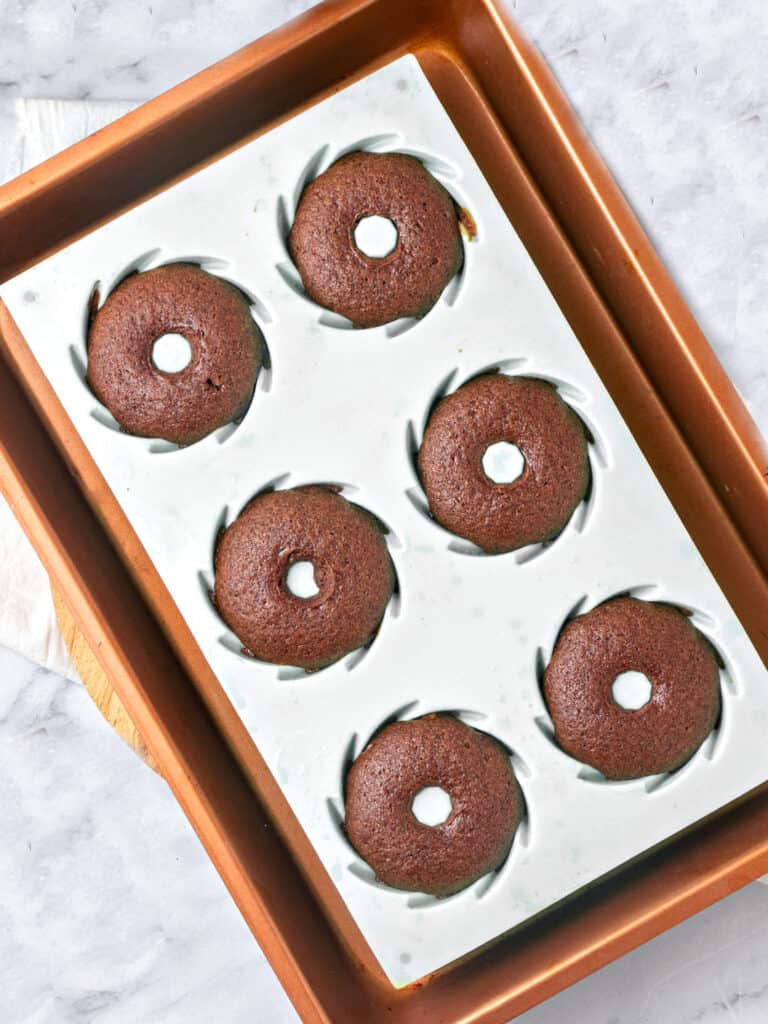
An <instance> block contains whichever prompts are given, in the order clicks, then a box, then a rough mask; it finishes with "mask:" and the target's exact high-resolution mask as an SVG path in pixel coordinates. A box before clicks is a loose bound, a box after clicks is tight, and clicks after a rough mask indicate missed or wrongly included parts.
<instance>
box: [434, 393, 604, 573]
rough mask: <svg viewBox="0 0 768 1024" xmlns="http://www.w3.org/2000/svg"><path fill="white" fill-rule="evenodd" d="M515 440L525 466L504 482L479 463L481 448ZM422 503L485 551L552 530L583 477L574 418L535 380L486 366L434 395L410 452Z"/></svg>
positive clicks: (582, 444) (583, 450)
mask: <svg viewBox="0 0 768 1024" xmlns="http://www.w3.org/2000/svg"><path fill="white" fill-rule="evenodd" d="M499 441H505V442H507V443H509V444H513V445H515V446H516V447H517V448H518V450H519V451H520V453H521V454H522V456H523V458H524V459H525V465H524V468H523V472H522V475H521V476H519V477H518V478H517V479H516V480H514V481H513V482H512V483H495V482H494V481H493V480H492V479H491V478H490V477H489V476H487V475H486V472H485V470H484V468H483V455H484V454H485V451H486V449H487V448H488V447H489V446H491V445H493V444H495V443H497V442H499ZM418 466H419V475H420V478H421V483H422V486H423V488H424V493H425V494H426V496H427V501H428V502H429V509H430V512H431V513H432V515H433V516H434V517H435V519H436V520H437V521H438V522H439V523H440V524H441V525H442V526H444V527H445V528H446V529H447V530H450V531H451V533H455V534H457V535H458V536H459V537H464V538H466V539H467V540H470V541H472V542H473V543H474V544H477V545H478V547H481V548H482V549H483V550H484V551H487V552H489V553H491V554H499V553H501V552H504V551H513V550H515V549H516V548H522V547H525V546H526V545H527V544H534V543H537V542H540V541H546V540H550V539H551V538H552V537H555V536H556V535H557V534H558V533H559V532H560V531H561V530H562V529H563V527H564V526H565V524H566V523H567V522H568V520H569V518H570V516H571V514H572V513H573V511H574V509H575V508H576V506H577V505H578V504H579V502H580V501H582V499H583V498H584V496H585V494H586V491H587V486H588V484H589V458H588V455H587V438H586V435H585V432H584V428H583V426H582V424H581V421H580V420H579V418H578V417H577V416H576V414H575V413H574V412H573V410H572V409H571V408H570V406H568V405H566V404H565V402H564V401H563V400H562V398H560V396H559V395H558V393H557V391H556V389H555V388H554V387H553V386H552V385H551V384H548V383H547V382H546V381H543V380H536V379H533V378H529V377H508V376H506V375H505V374H502V373H489V374H485V375H483V376H482V377H476V378H475V379H474V380H471V381H469V383H467V384H465V385H464V386H463V387H460V388H459V389H458V390H457V391H455V392H454V393H453V394H451V395H448V396H447V397H446V398H443V399H442V401H440V402H439V403H438V404H437V406H436V407H435V409H434V410H433V412H432V414H431V416H430V417H429V422H428V423H427V426H426V430H425V431H424V440H423V441H422V443H421V448H420V449H419V457H418Z"/></svg>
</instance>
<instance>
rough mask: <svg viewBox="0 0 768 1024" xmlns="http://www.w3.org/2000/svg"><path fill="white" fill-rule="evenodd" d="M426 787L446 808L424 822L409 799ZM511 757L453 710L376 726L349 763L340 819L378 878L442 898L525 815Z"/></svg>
mask: <svg viewBox="0 0 768 1024" xmlns="http://www.w3.org/2000/svg"><path fill="white" fill-rule="evenodd" d="M430 786H438V787H440V788H441V789H443V790H445V791H446V792H447V793H448V795H449V796H450V798H451V812H450V814H449V816H448V818H447V819H446V820H445V821H444V822H443V823H442V824H441V825H435V826H429V825H424V824H422V823H421V822H420V821H419V820H418V819H417V818H416V816H415V815H414V813H413V811H412V809H411V805H412V803H413V799H414V797H415V796H416V795H417V794H418V793H419V792H420V791H421V790H422V789H426V788H428V787H430ZM523 808H524V804H523V797H522V793H521V792H520V788H519V786H518V784H517V780H516V778H515V774H514V772H513V770H512V764H511V761H510V758H509V754H508V753H507V752H506V751H505V750H504V748H503V747H502V746H501V744H499V743H498V742H497V741H496V740H494V739H492V738H491V737H490V736H487V735H486V734H485V733H482V732H478V731H477V730H476V729H472V728H470V727H469V726H467V725H464V723H463V722H460V721H459V720H458V719H456V718H454V717H452V716H451V715H427V716H425V717H424V718H417V719H414V720H413V721H409V722H395V723H393V724H392V725H388V726H387V727H386V728H384V729H383V730H382V731H381V732H380V733H379V734H378V735H377V736H375V737H374V739H373V740H372V741H371V743H370V744H369V745H368V746H367V747H366V748H365V750H364V751H363V752H362V754H361V755H360V756H359V757H358V758H357V760H356V761H355V762H354V764H353V765H352V767H351V768H350V770H349V774H348V776H347V785H346V796H345V824H346V830H347V835H348V836H349V839H350V842H351V843H352V845H353V846H354V847H355V849H356V850H357V852H358V853H359V854H360V856H361V857H362V858H363V859H364V860H365V861H366V862H367V863H368V864H369V865H370V866H371V867H372V868H373V870H374V871H375V873H376V877H377V879H378V880H379V881H381V882H384V883H385V884H386V885H391V886H394V887H395V888H397V889H407V890H410V891H414V892H425V893H431V894H433V895H436V896H447V895H449V894H450V893H452V892H457V891H458V890H459V889H463V888H465V887H466V886H467V885H470V884H471V883H472V882H474V881H475V880H476V879H478V878H480V877H481V876H482V875H484V874H487V872H489V871H492V870H493V869H494V868H496V867H498V866H499V865H500V864H501V863H502V861H503V860H504V858H505V857H506V855H507V853H508V851H509V848H510V846H511V844H512V840H513V838H514V835H515V832H516V830H517V826H518V825H519V823H520V820H521V818H522V815H523Z"/></svg>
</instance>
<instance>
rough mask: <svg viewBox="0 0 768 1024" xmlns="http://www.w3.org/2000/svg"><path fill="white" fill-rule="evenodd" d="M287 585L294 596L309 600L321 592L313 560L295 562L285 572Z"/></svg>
mask: <svg viewBox="0 0 768 1024" xmlns="http://www.w3.org/2000/svg"><path fill="white" fill-rule="evenodd" d="M285 585H286V587H287V588H288V590H289V591H290V592H291V593H292V594H293V596H294V597H299V598H301V600H302V601H308V600H309V598H310V597H314V596H315V595H316V594H319V593H320V587H318V585H317V583H316V582H315V567H314V565H313V564H312V562H294V563H293V565H291V566H289V568H288V572H287V573H286V574H285Z"/></svg>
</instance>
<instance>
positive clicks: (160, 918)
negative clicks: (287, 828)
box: [0, 0, 768, 1024]
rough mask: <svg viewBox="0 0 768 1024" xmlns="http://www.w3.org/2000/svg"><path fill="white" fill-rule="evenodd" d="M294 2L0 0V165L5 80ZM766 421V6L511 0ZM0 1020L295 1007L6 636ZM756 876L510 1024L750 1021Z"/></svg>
mask: <svg viewBox="0 0 768 1024" xmlns="http://www.w3.org/2000/svg"><path fill="white" fill-rule="evenodd" d="M308 6H310V4H309V3H308V2H306V0H290V2H283V0H248V2H246V0H216V2H213V0H154V2H152V3H147V2H143V3H142V2H136V0H66V2H65V0H0V180H3V179H5V178H7V177H8V176H9V175H10V174H11V173H12V172H13V170H14V168H15V167H16V166H17V154H16V150H15V147H16V142H15V132H14V123H13V108H12V100H13V98H14V97H16V96H20V95H25V96H57V97H62V98H78V97H86V96H87V97H94V98H123V99H143V98H146V97H149V96H151V95H154V94H156V93H157V92H159V91H161V90H162V89H165V88H167V87H168V86H170V85H172V84H174V83H175V82H177V81H179V80H181V79H182V78H184V77H186V76H187V75H189V74H192V73H193V72H194V71H196V70H198V69H199V68H201V67H203V66H205V65H207V64H209V63H211V62H212V61H213V60H215V59H217V58H218V57H220V56H223V55H224V54H226V53H228V52H230V51H232V50H233V49H235V48H237V47H238V46H240V45H243V44H244V43H246V42H248V41H249V40H250V39H252V38H253V37H254V36H256V35H258V34H260V33H261V32H263V31H265V30H267V29H269V28H270V27H272V26H274V25H275V24H278V23H279V22H280V21H282V20H284V19H286V18H287V17H289V16H292V15H293V14H296V13H298V12H299V11H301V10H303V9H305V8H306V7H308ZM511 6H512V8H513V9H514V13H516V15H517V16H518V17H519V18H520V19H521V21H522V23H523V25H524V27H525V28H526V30H527V31H528V32H529V34H530V35H532V36H533V37H534V38H535V39H536V41H537V42H538V44H539V45H540V46H541V48H542V49H543V51H544V53H545V55H546V56H547V58H548V60H549V61H550V62H551V64H552V66H553V67H554V69H555V71H556V73H557V75H558V76H559V78H560V80H561V81H562V83H563V85H564V87H565V89H566V90H567V92H568V94H569V95H570V97H571V99H572V101H573V102H574V104H575V106H576V108H577V109H578V111H579V113H580V115H581V116H582V118H583V120H584V122H585V124H586V126H587V128H588V130H589V131H590V133H591V135H592V136H593V138H594V139H595V141H596V142H597V144H598V146H599V148H600V149H601V151H602V153H603V155H604V156H605V158H606V160H607V161H608V163H609V165H610V166H611V168H612V170H613V171H614V173H615V174H616V176H617V177H618V179H619V181H620V183H621V184H622V186H623V188H624V190H625V192H626V194H627V195H628V197H629V199H630V201H631V202H632V204H633V206H634V207H635V209H636V210H637V212H638V213H639V215H640V217H641V219H642V220H643V222H644V224H645V225H646V228H647V229H648V231H649V233H650V234H651V237H652V238H653V240H654V242H655V244H656V245H657V246H658V248H659V250H660V252H661V253H662V255H663V256H664V258H665V260H666V261H667V263H668V265H669V266H670V268H671V269H672V272H673V274H674V275H675V277H676V279H677V280H678V282H679V283H680V286H681V287H682V289H683V291H684V293H685V295H686V297H687V298H688V300H689V302H690V304H691V306H692V308H693V310H694V312H695V313H696V315H697V317H698V319H699V321H700V323H701V324H702V326H703V327H704V329H705V332H706V333H707V335H708V336H709V338H710V340H711V341H712V343H713V344H714V346H715V348H716V350H717V352H718V354H719V356H720V358H721V359H722V360H723V362H724V364H725V365H726V367H727V369H728V370H729V372H730V373H731V375H732V377H733V378H734V380H735V381H736V383H737V385H738V386H739V388H740V389H741V390H742V392H743V393H744V394H745V396H746V397H747V400H748V401H749V403H750V406H751V407H752V409H753V412H754V414H755V416H756V418H757V420H758V422H759V423H760V425H761V426H762V428H763V430H765V431H766V432H768V346H767V345H766V316H765V313H764V312H763V292H764V290H765V288H766V283H767V281H768V207H767V206H766V202H765V196H766V193H767V192H768V171H767V170H766V166H767V162H766V157H765V154H766V152H768V146H767V145H766V143H767V142H768V138H767V137H766V133H767V132H768V128H767V127H766V125H767V124H768V120H767V119H768V74H767V73H766V71H765V66H766V65H765V53H766V52H768V4H766V3H765V0H740V2H739V3H733V2H730V0H667V2H666V3H664V4H663V5H660V4H651V3H650V2H649V0H517V3H516V4H515V3H511ZM0 779H2V782H0V831H1V833H2V836H3V842H2V843H1V844H0V893H1V894H2V901H1V905H0V1020H2V1021H8V1022H9V1024H16V1022H19V1024H68V1022H88V1024H90V1022H93V1024H123V1022H125V1024H144V1022H146V1024H150V1022H152V1024H155V1022H159V1024H174V1022H176V1021H179V1022H181V1021H185V1022H187V1024H198V1022H199V1024H210V1022H214V1021H215V1022H216V1024H245V1022H246V1021H248V1022H252V1021H259V1022H261V1021H264V1022H265V1024H282V1022H288V1021H295V1020H296V1017H295V1014H294V1012H293V1010H292V1009H291V1008H290V1006H289V1004H288V1003H287V1000H286V999H285V997H284V995H283V994H282V992H281V990H280V988H279V986H278V985H277V983H276V981H275V979H274V977H273V975H272V974H271V971H270V970H269V968H268V966H267V965H266V963H265V961H264V959H263V957H262V956H261V954H260V952H259V950H258V948H257V947H256V945H255V943H254V942H253V940H252V938H251V936H250V934H249V932H248V931H247V929H246V928H245V926H244V924H243V923H242V921H241V919H240V917H239V915H238V913H237V911H236V910H235V908H234V905H233V904H232V903H231V901H230V900H229V898H228V896H227V894H226V892H225V891H224V888H223V885H222V884H221V882H220V881H219V879H218V877H217V875H216V874H215V872H214V871H213V868H212V867H211V866H210V864H209V863H208V862H207V859H206V858H205V855H204V854H203V852H202V850H201V848H200V846H199V843H198V842H197V840H196V838H195V837H194V835H193V834H192V832H191V829H190V828H189V826H188V825H187V823H186V821H185V819H184V818H183V816H182V814H181V812H180V811H179V809H178V808H177V806H176V805H175V803H174V801H173V799H172V798H171V796H170V794H169V793H168V790H167V789H166V787H165V785H164V783H163V782H162V781H161V780H160V779H158V778H156V777H155V776H154V775H152V773H151V772H149V771H148V770H147V769H146V768H144V767H143V766H142V765H141V764H140V763H139V762H138V761H137V760H136V759H135V758H134V757H133V755H132V754H131V753H130V752H129V751H128V750H127V749H125V748H124V747H123V745H122V743H121V742H120V741H119V740H118V739H117V738H116V737H115V736H114V735H113V734H112V733H111V732H110V731H109V729H108V728H107V727H106V726H105V725H104V723H103V722H102V720H101V718H100V717H99V715H98V713H97V712H96V711H95V709H94V708H93V707H92V705H91V704H90V701H89V700H88V698H87V695H86V694H85V693H84V691H83V690H82V689H81V688H80V687H78V686H77V685H75V684H72V683H67V682H65V681H63V680H61V679H59V678H58V677H56V676H53V675H50V674H48V673H44V672H41V671H40V670H35V668H34V667H33V666H31V665H30V664H29V663H27V662H25V661H24V660H23V659H21V658H19V657H18V656H15V655H12V654H11V653H9V652H4V651H0ZM767 963H768V888H765V887H761V886H759V885H752V886H750V887H749V888H747V889H746V890H743V891H742V892H740V893H737V894H736V895H734V896H732V897H730V898H729V899H728V900H726V901H724V902H722V903H720V904H718V905H716V906H715V907H712V908H710V909H709V910H707V911H705V912H704V913H702V914H700V915H698V916H697V917H695V918H693V919H691V920H690V921H687V922H685V923H684V924H683V925H681V926H679V927H678V928H676V929H673V930H672V931H671V932H668V933H667V934H665V935H663V936H661V937H659V938H658V939H656V940H654V941H653V942H651V943H648V944H647V945H646V946H644V947H642V948H641V949H639V950H637V951H635V952H634V953H632V954H630V955H629V956H627V957H625V958H623V959H622V960H621V961H619V962H617V963H615V964H612V965H610V966H609V967H607V968H604V969H603V970H602V971H599V972H598V973H597V974H595V975H593V976H591V977H590V978H588V979H587V980H586V981H584V982H581V983H580V984H578V985H576V986H575V987H573V988H572V989H570V990H568V991H567V992H565V993H563V994H561V995H560V996H557V997H555V998H554V999H553V1000H550V1001H549V1002H548V1003H546V1004H544V1005H543V1006H541V1007H538V1008H536V1009H535V1010H532V1011H530V1012H529V1013H528V1014H526V1015H524V1017H523V1018H522V1020H523V1021H525V1024H561V1022H569V1024H570V1022H572V1021H573V1022H589V1024H678V1022H679V1024H694V1022H699V1024H721V1022H722V1024H725V1022H730V1021H735V1022H739V1024H758V1022H760V1024H764V1022H765V1021H766V1020H768V967H767V966H766V964H767Z"/></svg>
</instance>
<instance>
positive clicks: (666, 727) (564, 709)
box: [544, 597, 720, 779]
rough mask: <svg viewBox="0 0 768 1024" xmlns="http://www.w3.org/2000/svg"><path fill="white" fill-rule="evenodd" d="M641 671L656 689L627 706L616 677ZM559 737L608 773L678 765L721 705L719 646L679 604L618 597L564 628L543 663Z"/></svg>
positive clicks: (617, 775) (635, 773)
mask: <svg viewBox="0 0 768 1024" xmlns="http://www.w3.org/2000/svg"><path fill="white" fill-rule="evenodd" d="M630 671H634V672H642V673H643V674H644V675H645V676H646V677H647V679H648V681H649V682H650V683H651V685H652V693H651V698H650V700H649V701H648V703H647V704H645V705H644V706H643V707H641V708H639V709H638V710H636V711H632V710H627V709H625V708H623V707H621V706H620V705H619V704H617V703H616V701H615V700H614V698H613V694H612V686H613V683H614V681H615V679H616V677H617V676H618V675H620V674H621V673H622V672H630ZM544 695H545V698H546V701H547V705H548V707H549V713H550V715H551V716H552V722H553V724H554V727H555V738H556V740H557V742H558V744H559V745H560V746H561V747H562V748H563V750H565V751H566V753H568V754H570V755H571V756H572V757H575V758H576V759H577V760H579V761H582V762H584V763H585V764H589V765H592V766H593V767H594V768H597V769H598V771H600V772H602V773H603V775H605V776H606V777H607V778H609V779H633V778H639V777H640V776H643V775H655V774H657V773H660V772H670V771H674V769H675V768H679V767H680V765H682V764H684V763H685V762H686V761H687V760H688V759H689V758H690V757H691V756H692V755H693V754H694V753H695V751H696V750H697V749H698V748H699V746H701V744H702V742H703V741H704V740H705V739H706V737H707V736H708V735H709V733H710V732H711V730H712V728H713V727H714V725H715V722H716V721H717V718H718V715H719V713H720V676H719V669H718V661H717V656H716V654H715V652H714V649H713V648H712V646H711V644H710V643H709V641H708V640H707V639H706V638H705V637H704V636H703V635H702V634H701V633H700V632H699V631H698V630H697V629H696V628H695V627H694V626H693V625H692V624H691V623H690V622H689V620H688V618H687V617H686V616H685V615H684V614H683V613H682V612H680V611H678V609H676V608H673V607H672V606H670V605H664V604H652V603H650V602H647V601H639V600H637V599H636V598H628V597H623V598H616V599H614V600H612V601H607V602H606V603H605V604H601V605H599V606H598V607H597V608H595V609H593V611H591V612H587V614H586V615H579V616H577V618H575V619H573V621H572V622H570V623H569V624H568V625H567V626H566V627H565V629H564V630H563V632H562V634H561V635H560V638H559V639H558V641H557V644H556V646H555V651H554V653H553V655H552V659H551V661H550V663H549V665H548V666H547V669H546V671H545V673H544Z"/></svg>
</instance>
